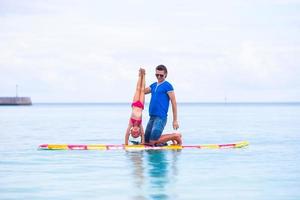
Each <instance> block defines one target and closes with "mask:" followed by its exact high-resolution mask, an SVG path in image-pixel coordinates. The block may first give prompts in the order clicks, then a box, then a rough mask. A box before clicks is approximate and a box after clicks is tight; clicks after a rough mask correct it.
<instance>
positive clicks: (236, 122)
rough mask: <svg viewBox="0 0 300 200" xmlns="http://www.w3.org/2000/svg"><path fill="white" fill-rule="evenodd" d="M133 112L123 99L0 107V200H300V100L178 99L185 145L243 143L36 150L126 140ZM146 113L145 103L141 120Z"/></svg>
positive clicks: (145, 118)
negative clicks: (119, 101) (55, 145)
mask: <svg viewBox="0 0 300 200" xmlns="http://www.w3.org/2000/svg"><path fill="white" fill-rule="evenodd" d="M130 112H131V108H130V104H129V103H128V104H126V103H125V104H34V105H33V106H16V107H14V106H1V107H0V199H43V200H45V199H57V200H59V199H72V200H76V199H136V200H143V199H229V200H230V199H243V200H254V199H256V200H265V199H270V200H271V199H272V200H274V199H275V200H276V199H278V200H283V199H284V200H285V199H295V200H299V199H300V159H299V158H300V147H299V144H300V104H299V103H226V104H225V103H224V104H222V103H216V104H214V103H207V104H206V103H200V104H179V105H178V118H179V124H180V129H179V130H180V132H181V133H182V135H183V143H184V144H210V143H231V142H236V141H241V140H247V141H249V142H250V146H248V147H246V148H241V149H217V150H216V149H196V150H195V149H191V150H188V149H184V150H181V151H179V150H178V151H172V150H151V151H150V150H147V151H141V150H139V151H124V150H108V151H103V150H102V151H101V150H96V151H80V150H77V151H76V150H74V151H63V150H62V151H46V150H38V149H37V148H38V145H40V144H45V143H59V144H121V143H124V134H125V129H126V127H127V124H128V120H129V116H130ZM148 118H149V117H148V111H147V109H145V111H144V118H143V125H144V126H146V122H147V120H148ZM171 131H172V112H171V110H170V112H169V120H168V123H167V125H166V128H165V133H167V132H171Z"/></svg>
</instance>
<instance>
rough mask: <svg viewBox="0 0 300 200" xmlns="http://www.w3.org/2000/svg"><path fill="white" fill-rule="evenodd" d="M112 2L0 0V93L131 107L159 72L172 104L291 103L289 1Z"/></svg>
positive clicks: (293, 70)
mask: <svg viewBox="0 0 300 200" xmlns="http://www.w3.org/2000/svg"><path fill="white" fill-rule="evenodd" d="M216 2H218V3H219V4H221V5H219V6H218V7H216V6H215V5H216ZM118 3H119V4H120V5H119V6H115V4H116V1H111V2H102V1H86V2H83V1H68V0H63V1H26V3H25V2H21V1H1V3H0V4H1V5H0V7H1V8H0V26H1V29H2V31H1V32H0V43H1V47H0V70H1V74H0V80H1V84H0V95H1V96H3V95H10V94H11V93H12V92H11V90H13V89H11V88H14V86H15V84H19V85H20V93H23V94H24V95H25V96H33V97H34V98H35V99H36V101H47V102H49V101H97V102H99V101H100V102H101V101H105V102H107V101H109V102H110V101H122V102H124V101H130V100H131V99H132V95H133V91H134V87H135V82H136V80H137V70H138V68H139V67H141V66H143V67H145V68H146V71H147V84H150V83H151V82H153V81H155V80H156V79H155V76H154V67H155V66H156V65H158V64H165V65H166V66H167V67H168V68H169V76H168V79H169V80H170V82H172V83H173V85H174V86H175V90H176V95H177V98H178V100H179V101H223V100H224V97H225V96H228V98H229V99H231V100H233V101H247V100H255V101H260V100H264V101H273V100H274V101H277V100H278V101H286V100H300V94H299V92H297V91H299V86H300V83H299V80H298V77H299V75H300V72H299V63H300V61H299V58H298V55H299V49H300V47H299V44H300V41H299V37H298V34H297V33H298V32H299V28H298V27H299V26H295V24H297V23H299V14H298V13H297V12H296V11H295V9H294V8H292V7H293V6H295V5H296V4H297V2H295V1H291V2H289V3H284V9H283V10H280V9H279V8H280V5H281V4H283V1H274V2H273V1H263V2H261V1H253V2H240V1H229V2H226V3H222V2H220V1H213V2H201V1H200V2H199V1H189V2H188V3H184V4H182V2H180V1H172V2H171V1H166V2H158V1H157V2H156V1H154V2H151V3H150V2H147V1H132V0H131V1H122V2H120V1H118ZM70 4H72V6H70ZM158 4H159V6H158ZM74 99H75V100H74Z"/></svg>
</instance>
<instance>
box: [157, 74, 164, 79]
mask: <svg viewBox="0 0 300 200" xmlns="http://www.w3.org/2000/svg"><path fill="white" fill-rule="evenodd" d="M155 76H156V77H157V78H158V77H160V78H163V77H165V75H164V74H155Z"/></svg>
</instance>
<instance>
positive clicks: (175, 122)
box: [168, 91, 179, 130]
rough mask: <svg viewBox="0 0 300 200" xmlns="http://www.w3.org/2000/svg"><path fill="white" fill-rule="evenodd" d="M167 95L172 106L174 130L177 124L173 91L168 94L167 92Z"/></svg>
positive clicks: (177, 126)
mask: <svg viewBox="0 0 300 200" xmlns="http://www.w3.org/2000/svg"><path fill="white" fill-rule="evenodd" d="M168 95H169V97H170V100H171V104H172V111H173V128H174V129H175V130H176V129H178V128H179V124H178V121H177V103H176V98H175V93H174V91H170V92H168Z"/></svg>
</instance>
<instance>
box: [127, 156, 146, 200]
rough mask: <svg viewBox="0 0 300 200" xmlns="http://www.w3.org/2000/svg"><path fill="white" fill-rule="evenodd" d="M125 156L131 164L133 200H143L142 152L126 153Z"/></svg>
mask: <svg viewBox="0 0 300 200" xmlns="http://www.w3.org/2000/svg"><path fill="white" fill-rule="evenodd" d="M126 154H127V156H128V158H129V159H130V161H131V162H132V164H133V167H132V180H133V182H134V186H135V187H134V189H133V190H132V193H133V199H136V200H144V199H146V197H145V196H144V195H143V187H144V184H145V183H144V182H145V177H144V166H143V159H144V151H127V153H126Z"/></svg>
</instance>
